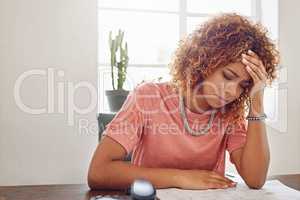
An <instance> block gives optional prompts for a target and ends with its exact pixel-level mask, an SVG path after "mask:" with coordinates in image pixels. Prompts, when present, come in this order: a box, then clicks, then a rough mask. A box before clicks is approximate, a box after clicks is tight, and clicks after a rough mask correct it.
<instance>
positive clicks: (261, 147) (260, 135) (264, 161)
mask: <svg viewBox="0 0 300 200" xmlns="http://www.w3.org/2000/svg"><path fill="white" fill-rule="evenodd" d="M257 95H258V96H257V97H256V98H254V99H253V101H252V105H251V108H250V112H249V115H250V116H258V115H260V114H261V113H264V111H263V97H262V95H260V94H257ZM231 157H232V159H233V161H234V163H235V166H236V168H237V170H238V172H239V174H240V175H241V176H242V177H243V179H244V180H245V182H246V184H247V185H248V186H249V187H251V188H255V189H260V188H261V187H262V186H263V185H264V183H265V180H266V176H267V172H268V167H269V162H270V151H269V145H268V139H267V135H266V127H265V122H264V121H251V120H249V121H248V128H247V138H246V144H245V146H244V147H243V148H241V149H240V150H237V151H234V152H232V154H231Z"/></svg>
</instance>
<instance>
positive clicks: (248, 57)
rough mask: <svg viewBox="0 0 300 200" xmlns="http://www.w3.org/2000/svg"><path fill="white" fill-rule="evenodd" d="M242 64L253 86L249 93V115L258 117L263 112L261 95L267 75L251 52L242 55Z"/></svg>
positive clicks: (263, 67)
mask: <svg viewBox="0 0 300 200" xmlns="http://www.w3.org/2000/svg"><path fill="white" fill-rule="evenodd" d="M242 62H243V64H245V65H246V70H247V72H248V73H249V74H250V76H251V78H252V80H253V85H252V87H251V89H250V91H249V97H250V101H251V105H250V114H251V115H259V114H261V113H263V110H264V108H263V95H264V89H265V87H266V83H267V75H268V74H267V72H266V69H265V66H264V64H263V62H262V61H261V59H260V58H259V57H258V56H257V54H255V53H254V52H253V51H251V50H249V51H248V53H247V54H242Z"/></svg>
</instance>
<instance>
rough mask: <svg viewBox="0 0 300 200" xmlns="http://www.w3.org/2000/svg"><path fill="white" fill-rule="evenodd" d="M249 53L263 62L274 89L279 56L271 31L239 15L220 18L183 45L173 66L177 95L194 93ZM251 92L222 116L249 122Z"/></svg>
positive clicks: (175, 56) (194, 34)
mask: <svg viewBox="0 0 300 200" xmlns="http://www.w3.org/2000/svg"><path fill="white" fill-rule="evenodd" d="M249 49H251V50H252V51H254V52H255V53H256V54H257V55H258V56H259V57H260V59H261V60H262V62H263V64H264V66H265V68H266V72H267V73H268V75H267V79H268V80H267V84H269V85H270V84H271V83H272V81H273V80H274V79H275V78H276V77H277V73H276V71H277V70H276V66H277V65H278V63H279V52H278V51H277V50H276V45H275V43H274V42H273V41H272V40H271V39H270V38H269V37H268V31H267V29H266V28H265V27H264V26H262V25H261V24H260V23H254V22H251V21H250V20H248V19H247V17H244V16H241V15H238V14H236V13H227V14H221V15H217V16H215V17H213V18H211V19H210V20H208V21H206V22H205V23H203V24H201V25H199V26H198V27H197V28H196V29H195V30H194V31H193V32H192V33H190V34H188V35H187V36H186V37H184V38H183V39H181V40H180V41H179V46H178V48H177V49H176V51H175V52H174V54H173V57H172V59H171V62H170V63H169V67H170V75H171V81H170V83H171V85H172V86H174V88H175V90H176V91H178V89H180V90H181V91H186V90H187V89H188V88H190V89H192V88H194V87H195V86H196V85H197V84H199V83H201V82H202V81H203V80H205V78H206V77H208V76H209V75H210V74H211V73H212V72H213V70H214V69H216V68H218V67H222V66H226V65H228V64H229V63H233V62H240V61H241V54H242V53H246V52H247V51H248V50H249ZM249 91H250V88H246V90H245V91H244V92H243V93H242V94H241V95H240V97H239V98H237V99H236V100H235V101H233V102H231V103H229V104H227V105H225V109H224V110H225V112H223V113H222V116H223V117H226V118H227V117H230V120H233V121H235V120H241V119H245V113H246V110H248V109H249V105H250V98H249Z"/></svg>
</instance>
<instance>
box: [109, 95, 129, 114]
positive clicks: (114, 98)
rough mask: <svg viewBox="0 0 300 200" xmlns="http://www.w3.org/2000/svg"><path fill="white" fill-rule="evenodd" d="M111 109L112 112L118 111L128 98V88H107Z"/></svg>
mask: <svg viewBox="0 0 300 200" xmlns="http://www.w3.org/2000/svg"><path fill="white" fill-rule="evenodd" d="M105 94H106V96H107V100H108V105H109V109H110V111H111V112H118V111H119V110H120V108H121V107H122V105H123V103H124V101H125V100H126V98H127V96H128V94H129V91H127V90H106V91H105Z"/></svg>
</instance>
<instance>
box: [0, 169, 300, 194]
mask: <svg viewBox="0 0 300 200" xmlns="http://www.w3.org/2000/svg"><path fill="white" fill-rule="evenodd" d="M274 179H277V180H280V181H281V182H282V183H284V184H286V185H287V186H289V187H292V188H294V189H296V190H299V191H300V174H293V175H279V176H271V177H270V178H269V180H274ZM100 194H124V192H121V191H115V190H110V191H109V190H105V191H104V190H103V191H101V190H99V191H90V190H89V188H88V186H87V185H85V184H81V185H39V186H2V187H1V186H0V200H89V199H90V198H91V197H93V196H96V195H100Z"/></svg>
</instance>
